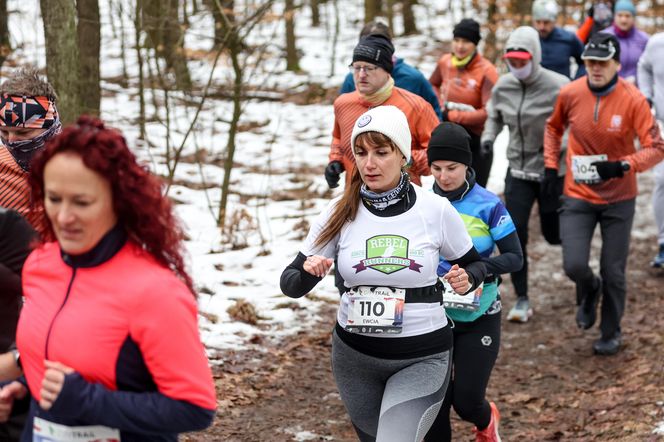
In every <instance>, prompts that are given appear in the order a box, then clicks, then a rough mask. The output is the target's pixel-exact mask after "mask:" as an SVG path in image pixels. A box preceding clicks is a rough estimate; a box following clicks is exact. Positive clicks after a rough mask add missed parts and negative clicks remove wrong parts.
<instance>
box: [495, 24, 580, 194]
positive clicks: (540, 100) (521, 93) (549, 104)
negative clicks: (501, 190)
mask: <svg viewBox="0 0 664 442" xmlns="http://www.w3.org/2000/svg"><path fill="white" fill-rule="evenodd" d="M505 48H521V49H525V50H527V51H528V52H529V53H530V55H532V65H533V67H532V72H531V74H530V75H529V76H528V77H527V78H526V79H525V80H518V79H517V78H516V77H515V76H514V75H512V74H511V73H507V74H504V75H502V76H501V77H500V78H499V79H498V82H497V83H496V85H495V86H494V87H493V91H492V92H491V100H490V101H489V103H488V105H487V114H488V118H487V120H486V124H485V125H484V132H483V133H482V141H486V140H490V141H495V139H496V137H497V136H498V134H499V133H500V131H501V130H502V129H503V125H504V124H506V125H507V126H508V128H509V134H510V139H509V144H508V146H507V160H508V161H509V167H510V172H511V174H512V176H514V177H515V178H520V179H526V180H532V181H539V180H540V179H541V177H542V176H543V173H544V127H545V126H546V120H547V119H548V118H549V116H550V115H551V113H552V112H553V107H554V105H555V104H556V100H557V98H558V93H559V92H560V88H561V87H562V86H564V85H565V84H567V83H568V82H569V79H568V78H567V77H565V76H564V75H560V74H558V73H556V72H553V71H550V70H548V69H545V68H543V67H542V66H540V61H541V60H542V50H541V47H540V41H539V34H538V33H537V31H536V30H535V29H534V28H532V27H530V26H521V27H518V28H516V29H515V30H514V31H513V32H512V33H511V34H510V36H509V38H508V39H507V44H506V45H505ZM564 158H565V151H564V150H561V161H560V168H559V173H560V174H561V175H564V173H565V164H564V163H565V161H564Z"/></svg>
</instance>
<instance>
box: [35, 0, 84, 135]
mask: <svg viewBox="0 0 664 442" xmlns="http://www.w3.org/2000/svg"><path fill="white" fill-rule="evenodd" d="M40 4H41V11H42V17H43V21H44V38H45V40H46V66H47V73H48V80H49V82H50V83H51V84H52V85H53V87H54V88H55V92H56V93H57V94H58V110H59V112H60V118H61V120H62V122H63V123H64V124H67V123H72V122H74V121H76V119H77V118H78V116H79V115H80V113H81V94H80V83H81V82H80V57H79V52H78V37H77V36H78V34H77V30H76V5H75V3H74V0H40Z"/></svg>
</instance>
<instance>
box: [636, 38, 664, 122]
mask: <svg viewBox="0 0 664 442" xmlns="http://www.w3.org/2000/svg"><path fill="white" fill-rule="evenodd" d="M661 54H664V32H660V33H658V34H655V35H653V36H652V37H650V40H648V44H647V45H646V49H645V51H643V55H641V58H640V59H639V66H638V75H637V78H638V80H639V81H638V84H639V89H640V90H641V92H642V93H643V95H645V97H646V98H647V99H649V100H650V101H651V102H652V103H653V106H654V107H655V115H656V116H657V119H658V120H664V63H662V64H659V63H658V62H659V57H661Z"/></svg>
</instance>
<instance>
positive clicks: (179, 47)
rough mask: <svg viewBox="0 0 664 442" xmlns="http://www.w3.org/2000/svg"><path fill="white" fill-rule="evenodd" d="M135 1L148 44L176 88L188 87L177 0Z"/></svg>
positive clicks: (188, 88) (189, 78)
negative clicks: (138, 2) (162, 60)
mask: <svg viewBox="0 0 664 442" xmlns="http://www.w3.org/2000/svg"><path fill="white" fill-rule="evenodd" d="M42 1H44V0H42ZM138 1H140V2H141V6H142V7H141V11H142V15H143V25H144V26H145V31H146V32H147V34H148V37H149V40H150V44H151V46H152V47H153V48H154V50H155V52H156V54H157V56H159V57H161V58H163V59H164V61H165V62H166V68H167V69H168V70H170V71H172V72H173V74H174V75H175V84H176V87H177V88H178V89H180V90H190V89H191V77H190V75H189V68H188V67H187V59H186V56H185V52H184V32H183V30H182V27H181V24H180V22H179V20H178V0H138Z"/></svg>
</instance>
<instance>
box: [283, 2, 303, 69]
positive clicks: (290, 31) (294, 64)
mask: <svg viewBox="0 0 664 442" xmlns="http://www.w3.org/2000/svg"><path fill="white" fill-rule="evenodd" d="M285 2H286V10H285V14H284V16H285V17H284V20H285V21H286V70H287V71H293V72H297V71H299V70H300V57H299V56H298V54H297V47H296V45H295V2H294V1H293V0H285Z"/></svg>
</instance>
